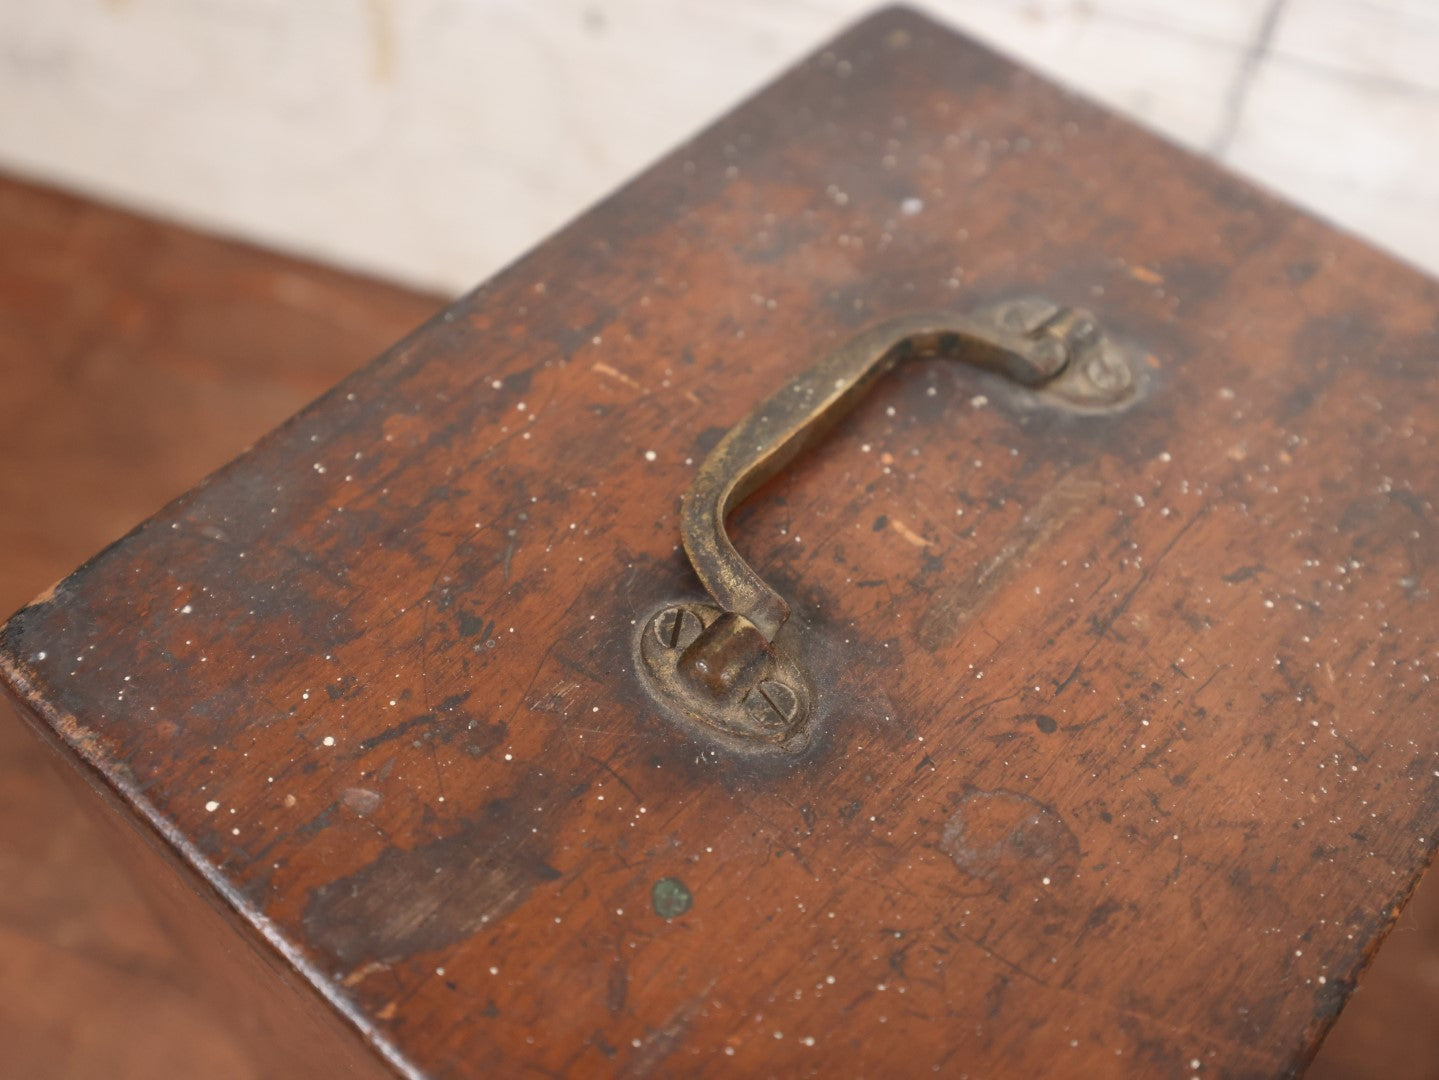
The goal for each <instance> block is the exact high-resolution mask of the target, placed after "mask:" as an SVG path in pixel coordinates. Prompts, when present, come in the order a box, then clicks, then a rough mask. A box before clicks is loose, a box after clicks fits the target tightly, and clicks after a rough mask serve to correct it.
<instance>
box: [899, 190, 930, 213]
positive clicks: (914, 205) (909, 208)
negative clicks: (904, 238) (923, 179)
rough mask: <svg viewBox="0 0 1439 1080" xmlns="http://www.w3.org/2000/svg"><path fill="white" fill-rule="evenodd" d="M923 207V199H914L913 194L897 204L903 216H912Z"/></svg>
mask: <svg viewBox="0 0 1439 1080" xmlns="http://www.w3.org/2000/svg"><path fill="white" fill-rule="evenodd" d="M923 209H924V200H923V199H916V198H915V197H914V196H913V195H911V196H910V197H909V198H908V199H905V200H904V202H902V203H900V204H899V212H900V213H901V214H903V215H904V216H905V217H914V215H915V214H917V213H919V212H920V211H921V210H923Z"/></svg>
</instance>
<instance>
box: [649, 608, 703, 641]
mask: <svg viewBox="0 0 1439 1080" xmlns="http://www.w3.org/2000/svg"><path fill="white" fill-rule="evenodd" d="M650 625H651V626H652V627H654V632H655V639H656V640H657V641H659V643H660V644H661V645H663V646H664V647H665V648H666V649H687V648H689V646H690V645H691V643H693V641H694V639H695V638H697V637H699V636H700V631H701V630H703V629H704V628H705V627H704V623H703V622H701V621H700V617H699V616H698V615H696V614H695V613H694V612H693V611H691V610H690V609H689V608H687V607H678V606H677V607H672V608H665V609H664V610H663V611H661V612H660V613H659V614H658V615H656V616H655V617H654V621H653V622H652V623H651V624H650Z"/></svg>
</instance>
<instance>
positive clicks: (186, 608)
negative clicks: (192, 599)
mask: <svg viewBox="0 0 1439 1080" xmlns="http://www.w3.org/2000/svg"><path fill="white" fill-rule="evenodd" d="M194 610H195V609H194V608H192V607H191V606H190V605H189V604H186V605H185V606H184V607H182V608H181V609H180V614H181V615H188V614H190V612H192V611H194Z"/></svg>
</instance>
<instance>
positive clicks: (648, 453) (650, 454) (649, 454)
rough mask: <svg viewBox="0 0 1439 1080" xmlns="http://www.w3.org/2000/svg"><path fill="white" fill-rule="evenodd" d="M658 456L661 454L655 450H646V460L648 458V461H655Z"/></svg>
mask: <svg viewBox="0 0 1439 1080" xmlns="http://www.w3.org/2000/svg"><path fill="white" fill-rule="evenodd" d="M658 456H659V455H658V454H656V453H655V452H654V451H653V450H646V451H645V460H646V461H653V460H654V459H655V458H657V457H658Z"/></svg>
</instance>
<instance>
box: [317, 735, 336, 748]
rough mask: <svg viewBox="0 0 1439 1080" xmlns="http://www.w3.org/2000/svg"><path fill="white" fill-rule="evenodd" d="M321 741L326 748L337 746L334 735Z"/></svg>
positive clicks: (327, 736)
mask: <svg viewBox="0 0 1439 1080" xmlns="http://www.w3.org/2000/svg"><path fill="white" fill-rule="evenodd" d="M320 741H321V742H322V743H324V744H325V745H326V746H334V745H335V737H334V736H333V735H326V736H325V737H324V738H323V739H321V740H320Z"/></svg>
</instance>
